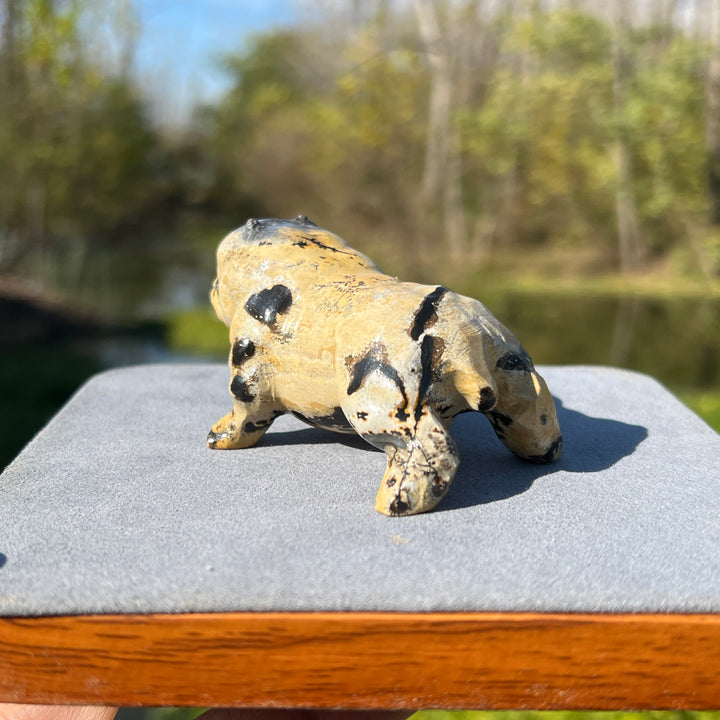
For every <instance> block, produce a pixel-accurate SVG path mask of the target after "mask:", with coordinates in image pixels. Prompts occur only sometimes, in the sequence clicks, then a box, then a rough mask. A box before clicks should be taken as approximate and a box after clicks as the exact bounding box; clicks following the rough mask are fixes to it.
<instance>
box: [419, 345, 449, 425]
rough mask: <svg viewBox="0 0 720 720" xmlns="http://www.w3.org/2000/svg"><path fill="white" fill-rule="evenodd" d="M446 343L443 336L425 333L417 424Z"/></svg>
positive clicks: (421, 350)
mask: <svg viewBox="0 0 720 720" xmlns="http://www.w3.org/2000/svg"><path fill="white" fill-rule="evenodd" d="M444 349H445V343H444V341H443V340H442V338H439V337H435V336H434V335H425V337H423V340H422V345H421V348H420V370H421V373H420V383H419V385H418V395H417V402H416V403H415V424H416V425H417V423H418V422H420V418H421V417H422V414H423V410H424V404H425V398H426V396H427V393H428V390H429V389H430V385H431V383H432V381H433V380H434V379H436V374H437V366H438V364H439V363H440V358H441V357H442V354H443V351H444Z"/></svg>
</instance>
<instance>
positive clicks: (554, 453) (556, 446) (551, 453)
mask: <svg viewBox="0 0 720 720" xmlns="http://www.w3.org/2000/svg"><path fill="white" fill-rule="evenodd" d="M562 444H563V439H562V435H561V436H560V437H558V439H557V440H556V441H555V442H554V443H553V444H552V445H551V446H550V447H549V448H548V451H547V452H546V453H545V454H544V455H533V456H532V457H530V458H528V459H529V460H531V461H532V462H534V463H538V464H539V465H545V464H546V463H549V462H552V461H553V460H555V458H556V457H558V455H559V454H560V451H561V450H562Z"/></svg>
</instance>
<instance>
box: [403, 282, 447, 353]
mask: <svg viewBox="0 0 720 720" xmlns="http://www.w3.org/2000/svg"><path fill="white" fill-rule="evenodd" d="M446 292H448V289H447V288H446V287H443V286H442V285H438V286H437V287H436V288H435V289H434V290H433V291H432V292H431V293H430V294H429V295H427V296H426V297H425V299H424V300H423V301H422V304H421V305H420V307H419V308H418V309H417V310H416V311H415V319H414V320H413V326H412V328H410V330H409V331H408V332H409V333H410V337H411V338H412V339H413V340H417V339H418V338H419V337H420V335H422V333H423V332H424V331H425V330H426V329H427V328H429V327H430V326H431V325H434V324H435V323H436V322H437V308H438V305H439V304H440V300H441V299H442V297H443V295H445V293H446Z"/></svg>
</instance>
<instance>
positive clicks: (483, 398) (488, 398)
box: [478, 386, 497, 413]
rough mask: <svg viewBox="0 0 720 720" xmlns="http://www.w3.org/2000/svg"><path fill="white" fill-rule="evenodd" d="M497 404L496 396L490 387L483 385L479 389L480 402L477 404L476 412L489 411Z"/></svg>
mask: <svg viewBox="0 0 720 720" xmlns="http://www.w3.org/2000/svg"><path fill="white" fill-rule="evenodd" d="M496 404H497V397H495V393H494V392H493V389H492V388H491V387H488V386H485V387H484V388H483V389H482V390H481V391H480V402H479V404H478V412H481V413H486V412H490V410H492V409H493V408H494V407H495V405H496Z"/></svg>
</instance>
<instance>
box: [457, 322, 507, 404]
mask: <svg viewBox="0 0 720 720" xmlns="http://www.w3.org/2000/svg"><path fill="white" fill-rule="evenodd" d="M459 332H460V335H461V336H462V337H463V339H464V341H465V342H463V343H462V344H461V347H462V348H463V350H462V351H461V352H459V353H458V356H457V357H456V358H455V368H454V370H455V383H456V387H457V389H458V391H459V392H460V394H461V395H462V396H463V397H464V398H465V400H466V401H467V403H468V405H469V406H470V407H471V408H472V409H473V410H477V411H478V412H481V413H487V412H490V411H491V410H492V409H493V408H494V407H495V405H496V404H497V400H498V397H497V393H498V390H497V386H496V384H495V378H494V377H493V373H492V370H491V364H490V358H489V355H488V349H489V348H488V343H489V342H490V339H489V337H488V335H487V334H486V333H481V332H479V331H478V329H477V327H475V326H474V325H472V324H470V323H463V324H462V325H461V327H460V331H459Z"/></svg>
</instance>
